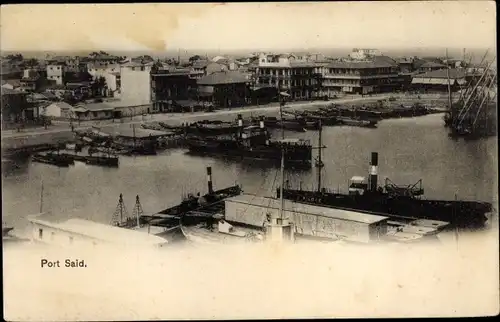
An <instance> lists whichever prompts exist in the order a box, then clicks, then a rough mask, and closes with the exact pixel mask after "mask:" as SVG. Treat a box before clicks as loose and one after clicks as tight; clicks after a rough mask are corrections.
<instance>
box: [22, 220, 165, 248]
mask: <svg viewBox="0 0 500 322" xmlns="http://www.w3.org/2000/svg"><path fill="white" fill-rule="evenodd" d="M31 221H32V222H34V223H37V224H40V225H44V226H49V227H54V228H57V229H60V230H62V231H67V232H71V233H74V234H79V235H83V236H88V237H91V238H95V239H99V240H103V241H107V242H112V243H119V244H129V245H130V244H132V245H141V244H142V245H145V244H146V245H147V244H149V245H159V244H165V243H167V240H165V239H163V238H161V237H158V236H155V235H150V234H147V233H143V232H139V231H135V230H132V229H124V228H119V227H115V226H110V225H105V224H101V223H97V222H93V221H90V220H84V219H78V218H72V219H69V220H67V221H65V222H62V223H51V222H48V221H44V220H40V219H35V218H33V219H31Z"/></svg>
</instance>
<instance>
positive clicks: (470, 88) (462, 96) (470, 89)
mask: <svg viewBox="0 0 500 322" xmlns="http://www.w3.org/2000/svg"><path fill="white" fill-rule="evenodd" d="M488 51H489V49H487V50H486V52H485V54H484V55H483V58H482V59H481V62H480V63H479V66H482V65H483V63H484V60H485V59H486V55H487V54H488ZM470 62H472V55H471V58H470V61H469V63H470ZM476 78H477V77H476V73H473V76H472V79H471V82H470V84H469V86H467V88H466V89H465V92H464V93H463V94H462V95H461V97H460V99H461V100H462V103H465V101H466V98H467V97H468V96H469V95H471V94H472V93H473V90H472V88H473V87H474V86H473V85H472V84H473V83H474V81H475V80H476ZM459 102H460V100H459ZM464 107H465V104H464V105H462V109H460V111H459V113H458V116H457V117H458V118H459V117H460V116H461V114H462V112H463V111H464V110H463V108H464Z"/></svg>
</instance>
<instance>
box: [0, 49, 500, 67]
mask: <svg viewBox="0 0 500 322" xmlns="http://www.w3.org/2000/svg"><path fill="white" fill-rule="evenodd" d="M360 48H362V47H360ZM377 49H379V50H380V51H381V52H382V53H383V54H384V55H386V56H390V57H405V56H419V57H425V56H444V55H445V52H446V48H444V47H443V48H438V47H433V48H424V47H412V48H377ZM465 49H466V56H468V55H470V54H471V53H472V55H473V63H474V62H476V60H477V62H479V61H480V60H481V58H482V57H483V56H484V53H485V52H486V50H488V48H465ZM103 50H104V51H106V52H108V53H109V54H112V55H117V56H141V55H149V56H151V57H153V58H166V57H178V56H180V57H181V58H182V59H188V58H189V57H191V56H194V55H200V56H205V55H207V56H209V57H214V56H217V55H227V56H245V55H248V54H250V53H253V52H261V51H264V52H293V53H297V54H302V53H312V54H316V53H318V54H323V55H325V56H330V57H344V56H347V55H348V54H349V53H350V52H351V51H352V48H351V47H340V48H308V49H307V48H302V49H301V48H296V49H293V48H274V49H255V48H248V49H220V50H219V49H186V50H184V49H180V50H179V49H169V50H165V51H147V50H135V51H126V50H106V49H103ZM90 52H91V50H89V51H86V50H81V51H64V50H58V51H48V50H47V51H14V50H2V51H0V54H1V55H2V56H5V55H9V54H16V53H20V54H22V55H23V56H24V57H26V58H38V59H43V58H45V57H46V56H47V54H49V55H68V56H87V55H88V54H89V53H90ZM448 55H449V56H450V57H454V58H459V57H460V58H461V57H462V55H463V48H448ZM495 56H496V47H492V48H489V51H488V56H487V59H493V58H494V57H495Z"/></svg>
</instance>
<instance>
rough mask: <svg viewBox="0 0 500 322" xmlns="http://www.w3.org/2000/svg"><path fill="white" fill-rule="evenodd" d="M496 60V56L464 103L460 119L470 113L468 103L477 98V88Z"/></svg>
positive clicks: (459, 115)
mask: <svg viewBox="0 0 500 322" xmlns="http://www.w3.org/2000/svg"><path fill="white" fill-rule="evenodd" d="M495 59H496V56H495V57H494V58H493V60H492V61H491V62H490V63H489V64H488V66H487V68H486V70H485V72H484V73H483V74H482V75H481V77H480V78H479V80H478V82H477V83H476V84H475V85H474V87H473V88H472V90H471V91H470V93H471V94H470V95H469V96H468V98H467V100H466V101H465V102H464V105H463V107H462V109H461V111H460V113H459V114H458V118H460V117H461V116H463V115H464V114H465V113H467V112H468V111H469V108H470V106H469V108H466V107H467V105H468V103H469V102H470V100H471V98H472V97H473V96H475V95H474V93H475V91H476V89H477V87H478V86H479V84H480V83H481V81H482V80H483V77H484V76H485V75H486V74H487V73H488V71H489V69H490V68H491V66H492V64H493V62H494V61H495ZM460 123H461V122H460Z"/></svg>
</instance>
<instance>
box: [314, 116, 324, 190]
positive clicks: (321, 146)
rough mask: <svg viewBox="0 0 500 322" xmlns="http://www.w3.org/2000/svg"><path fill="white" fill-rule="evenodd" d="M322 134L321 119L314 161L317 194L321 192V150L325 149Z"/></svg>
mask: <svg viewBox="0 0 500 322" xmlns="http://www.w3.org/2000/svg"><path fill="white" fill-rule="evenodd" d="M322 132H323V124H322V123H321V119H320V120H319V132H318V159H317V160H316V168H317V170H316V171H318V173H317V175H318V192H321V169H322V168H323V166H324V164H323V160H322V156H321V150H322V149H323V148H325V147H324V146H323V141H322Z"/></svg>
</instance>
